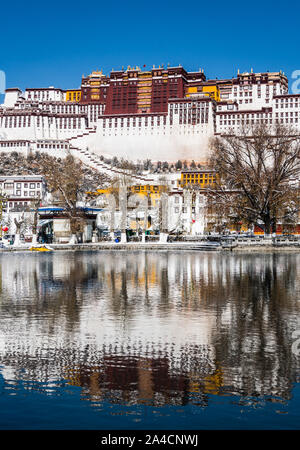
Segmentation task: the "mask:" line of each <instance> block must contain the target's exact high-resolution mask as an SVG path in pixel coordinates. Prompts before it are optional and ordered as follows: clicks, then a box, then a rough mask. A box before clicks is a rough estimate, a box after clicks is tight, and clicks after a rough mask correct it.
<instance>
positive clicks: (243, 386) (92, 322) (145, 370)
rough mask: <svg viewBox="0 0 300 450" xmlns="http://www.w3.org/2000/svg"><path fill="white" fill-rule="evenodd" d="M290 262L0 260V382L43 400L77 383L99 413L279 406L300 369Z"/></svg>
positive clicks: (213, 257) (200, 257)
mask: <svg viewBox="0 0 300 450" xmlns="http://www.w3.org/2000/svg"><path fill="white" fill-rule="evenodd" d="M299 263H300V255H297V254H279V253H276V254H272V253H270V254H269V253H266V254H263V255H258V254H257V255H256V254H232V253H225V254H219V253H218V254H214V253H204V252H203V253H202V252H186V253H182V252H179V253H177V252H155V253H154V252H153V253H143V252H136V253H135V252H131V253H125V252H91V253H88V252H85V253H68V252H66V253H64V252H62V253H60V252H57V253H53V254H45V255H40V254H38V255H31V254H22V253H16V254H8V255H7V254H6V255H5V256H3V255H1V256H0V277H1V278H0V314H1V324H0V370H1V374H2V377H3V379H4V383H5V385H8V386H14V389H15V390H16V391H17V389H18V383H19V382H20V381H22V382H24V383H25V386H26V388H27V389H28V390H32V389H37V388H38V389H39V390H40V391H44V392H47V393H50V394H51V393H52V395H59V392H60V390H64V389H66V387H68V386H79V387H80V388H81V392H82V397H83V398H84V399H86V400H90V401H92V402H93V405H94V406H96V407H97V406H98V407H99V408H101V405H103V402H104V401H109V402H111V403H113V404H129V405H152V406H155V407H158V406H162V405H187V404H193V405H197V406H206V405H208V404H209V402H210V399H211V395H217V396H224V395H234V396H238V399H239V402H240V404H243V402H246V403H247V404H248V403H249V401H250V400H249V398H251V399H252V400H251V402H252V403H253V402H254V403H256V402H257V401H258V399H260V398H262V397H265V398H268V399H269V400H270V401H273V402H274V401H278V402H286V401H288V400H289V399H291V397H292V389H293V385H294V383H296V382H297V381H298V374H299V358H298V357H297V356H295V355H294V354H293V353H292V351H291V348H292V332H293V331H294V330H295V329H296V328H297V326H298V325H297V319H298V316H299V311H300V304H299V301H298V298H299V295H298V294H299V276H300V269H299V267H300V265H299ZM253 398H255V399H256V400H255V401H254V400H253Z"/></svg>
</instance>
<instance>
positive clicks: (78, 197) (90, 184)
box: [41, 155, 109, 242]
mask: <svg viewBox="0 0 300 450" xmlns="http://www.w3.org/2000/svg"><path fill="white" fill-rule="evenodd" d="M41 164H42V172H43V174H44V176H45V179H46V183H47V186H48V189H49V190H50V192H51V193H52V194H54V195H56V198H57V200H58V202H59V204H60V205H62V207H63V208H64V213H65V215H66V216H67V217H68V219H69V221H70V229H71V234H72V236H71V242H76V235H77V233H78V232H82V230H83V225H84V222H85V213H84V211H83V209H82V208H80V207H79V205H78V203H79V202H80V201H81V202H85V201H86V199H87V198H88V194H87V192H88V191H91V190H93V189H95V188H97V187H99V186H101V184H103V183H107V182H108V181H109V178H108V177H106V176H105V175H102V174H99V173H97V172H96V171H93V170H91V169H87V168H85V167H84V165H83V164H82V163H81V161H79V160H76V159H75V158H74V157H73V156H71V155H68V156H67V157H66V158H64V159H57V158H51V157H48V156H46V155H45V156H44V157H43V160H42V162H41Z"/></svg>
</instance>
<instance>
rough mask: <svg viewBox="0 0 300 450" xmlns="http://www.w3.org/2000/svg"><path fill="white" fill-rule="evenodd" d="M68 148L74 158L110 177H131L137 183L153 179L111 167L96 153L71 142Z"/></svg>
mask: <svg viewBox="0 0 300 450" xmlns="http://www.w3.org/2000/svg"><path fill="white" fill-rule="evenodd" d="M69 148H70V152H71V154H72V155H73V156H74V157H75V158H78V159H80V160H81V161H82V162H83V163H84V164H85V165H87V166H90V167H91V168H93V169H96V170H98V171H99V172H101V173H103V174H105V175H108V176H110V177H112V178H117V177H122V176H123V177H124V176H126V177H128V178H131V179H133V180H134V181H136V182H137V183H139V184H145V183H149V182H151V181H153V178H150V177H147V176H145V175H137V174H132V173H131V172H130V171H129V170H125V169H118V168H115V167H111V166H110V165H109V164H106V163H104V162H103V161H102V160H101V159H100V157H99V156H98V155H96V154H95V153H94V152H91V151H90V150H83V149H81V148H78V147H75V146H74V145H72V144H70V147H69Z"/></svg>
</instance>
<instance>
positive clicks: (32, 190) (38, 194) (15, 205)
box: [0, 175, 46, 212]
mask: <svg viewBox="0 0 300 450" xmlns="http://www.w3.org/2000/svg"><path fill="white" fill-rule="evenodd" d="M45 192H46V190H45V181H44V179H43V177H42V176H39V175H14V176H0V193H1V194H4V195H5V198H6V208H5V209H6V212H11V211H21V210H24V209H27V208H30V205H31V203H32V201H35V200H37V199H41V201H42V199H43V198H44V196H45Z"/></svg>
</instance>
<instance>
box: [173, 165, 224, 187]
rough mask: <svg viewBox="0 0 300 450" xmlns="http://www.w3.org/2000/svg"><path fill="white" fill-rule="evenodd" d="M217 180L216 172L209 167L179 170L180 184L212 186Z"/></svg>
mask: <svg viewBox="0 0 300 450" xmlns="http://www.w3.org/2000/svg"><path fill="white" fill-rule="evenodd" d="M216 181H217V174H216V172H215V171H214V170H209V169H194V170H193V169H187V170H182V171H181V179H180V185H181V187H185V186H188V185H198V186H200V187H201V188H203V189H204V188H206V187H208V186H212V185H214V184H215V183H216Z"/></svg>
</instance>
